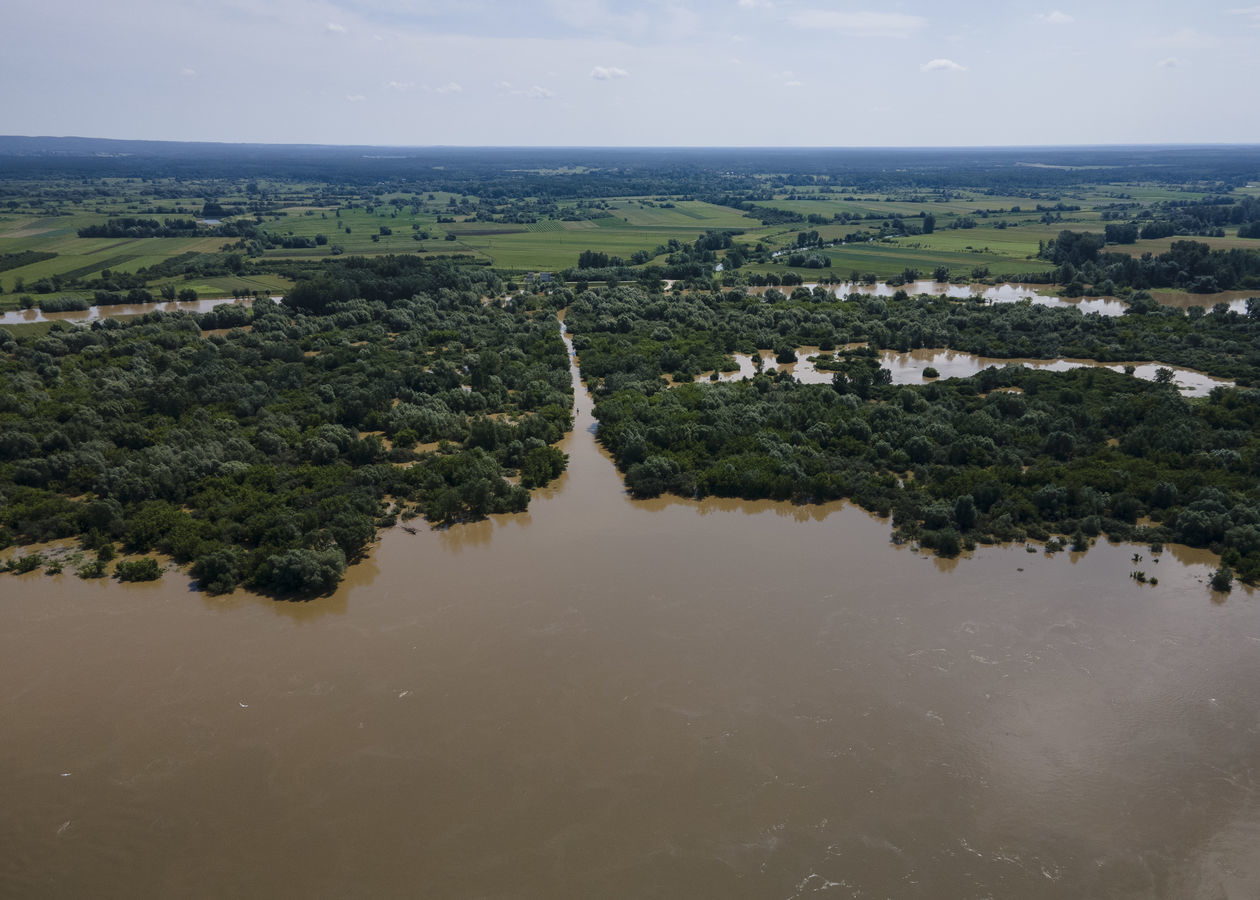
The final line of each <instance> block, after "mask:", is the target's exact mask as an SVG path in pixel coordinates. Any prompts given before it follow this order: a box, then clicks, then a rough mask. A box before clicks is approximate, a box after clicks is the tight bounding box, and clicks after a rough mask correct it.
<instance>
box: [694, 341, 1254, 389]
mask: <svg viewBox="0 0 1260 900" xmlns="http://www.w3.org/2000/svg"><path fill="white" fill-rule="evenodd" d="M864 346H866V345H865V344H863V343H855V344H845V345H844V346H843V347H841V348H840V349H841V351H843V350H845V349H852V348H855V347H864ZM758 354H759V355H760V356H761V365H762V371H765V372H772V371H778V370H782V371H785V372H791V373H792V376H793V377H794V378H795V379H796V380H797V381H801V382H803V383H805V384H830V383H831V379H832V376H833V375H834V373H833V372H831V371H830V370H828V369H819V368H817V367H816V366H815V365H814V363H813V362H812V361H811V359H810V358H811V357H813V356H817V355H818V354H819V349H818V348H817V347H800V348H798V349H797V351H796V355H797V361H796V362H794V363H784V364H780V363H777V362H775V354H774V351H773V350H759V351H758ZM732 355H733V356H734V358H735V363H736V365H737V366H738V368H737V369H733V370H732V371H730V372H719V373H718V380H719V381H738V380H739V379H741V378H751V377H752V376H753V375H755V374H756V373H757V368H756V363H755V360H754V359H753V357H752V356H751V355H748V354H744V353H735V354H732ZM831 355H834V353H832V354H831ZM879 361H880V365H882V366H883V367H884V368H885V369H888V370H889V372H890V373H891V375H892V383H893V384H923V383H924V381H926V380H931V379H925V378H924V375H923V373H924V371H925V370H927V369H928V368H929V367H930V368H934V369H936V371H937V373H938V376H939V377H940V378H966V377H968V376H971V375H977V374H979V373H980V372H983V371H984V370H985V369H987V368H989V367H990V366H996V367H998V368H1002V367H1003V366H1027V367H1029V368H1032V369H1044V370H1046V371H1049V372H1066V371H1067V370H1069V369H1079V368H1083V367H1094V368H1101V369H1111V370H1112V371H1114V372H1123V371H1124V370H1125V367H1126V366H1133V376H1134V377H1135V378H1141V379H1144V380H1146V381H1154V380H1155V377H1156V373H1157V372H1158V371H1159V369H1161V368H1167V369H1168V370H1170V371H1171V372H1172V373H1173V384H1174V385H1176V386H1177V389H1178V390H1179V391H1181V393H1182V396H1185V397H1206V396H1207V395H1208V394H1209V393H1210V392H1211V391H1212V388H1214V387H1234V386H1235V385H1236V382H1234V381H1231V380H1230V379H1228V378H1216V377H1214V376H1212V375H1208V374H1206V373H1204V372H1199V371H1197V370H1195V369H1187V368H1184V367H1182V366H1163V365H1162V364H1161V363H1157V362H1116V363H1111V362H1108V363H1103V362H1098V361H1097V360H1093V359H1070V358H1064V357H1060V358H1058V359H1023V358H1018V357H1010V358H1007V357H1001V358H999V357H993V356H976V355H975V354H974V353H964V352H961V351H957V350H928V349H923V350H908V351H905V352H901V351H897V350H881V351H880V354H879ZM711 374H712V373H710V372H704V373H702V374H700V375H699V376H697V379H696V380H698V381H706V380H709V376H710V375H711Z"/></svg>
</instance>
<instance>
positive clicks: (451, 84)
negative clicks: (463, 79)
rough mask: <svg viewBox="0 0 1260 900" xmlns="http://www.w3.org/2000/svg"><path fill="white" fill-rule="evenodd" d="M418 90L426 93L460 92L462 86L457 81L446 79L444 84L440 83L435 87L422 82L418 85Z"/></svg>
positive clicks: (461, 91) (462, 90)
mask: <svg viewBox="0 0 1260 900" xmlns="http://www.w3.org/2000/svg"><path fill="white" fill-rule="evenodd" d="M420 90H422V91H424V92H425V93H426V94H462V93H463V92H464V86H463V85H461V84H460V83H459V82H457V81H448V82H446V84H440V85H438V86H437V87H430V86H429V85H427V84H424V85H421V86H420Z"/></svg>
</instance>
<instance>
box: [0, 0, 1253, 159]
mask: <svg viewBox="0 0 1260 900" xmlns="http://www.w3.org/2000/svg"><path fill="white" fill-rule="evenodd" d="M1240 2H1241V3H1242V4H1243V5H1240ZM1056 4H1058V5H1056ZM1245 4H1246V0H1232V2H1230V0H1225V2H1217V0H1198V2H1193V3H1192V2H1180V0H1174V2H1150V0H1146V2H1130V0H1116V2H1110V0H1092V2H1090V3H1084V2H1076V0H1048V2H1045V3H1039V2H1023V0H935V2H928V0H905V2H895V0H854V2H823V0H694V2H689V0H634V2H628V0H518V2H492V0H126V2H116V0H115V2H109V0H105V2H102V0H4V10H3V14H0V21H2V22H3V25H4V30H5V33H6V40H5V42H4V43H5V47H4V50H3V52H2V53H0V133H6V134H18V135H56V136H60V135H77V136H84V137H106V138H126V139H152V140H181V141H183V140H187V141H193V140H195V141H226V142H242V141H243V142H262V143H317V144H371V145H387V146H435V145H445V146H759V147H769V146H802V147H818V146H824V147H836V146H840V147H843V146H1010V145H1028V144H1039V145H1045V144H1055V145H1060V144H1114V143H1260V103H1257V102H1256V89H1257V84H1258V83H1260V78H1257V75H1258V74H1260V5H1257V6H1248V5H1245Z"/></svg>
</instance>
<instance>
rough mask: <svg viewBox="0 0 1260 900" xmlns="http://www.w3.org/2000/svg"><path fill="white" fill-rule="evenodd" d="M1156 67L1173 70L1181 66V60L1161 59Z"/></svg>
mask: <svg viewBox="0 0 1260 900" xmlns="http://www.w3.org/2000/svg"><path fill="white" fill-rule="evenodd" d="M1158 65H1159V67H1160V68H1161V69H1175V68H1177V66H1179V65H1181V60H1179V59H1177V57H1175V56H1170V57H1168V59H1161V60H1160V61H1159V63H1158Z"/></svg>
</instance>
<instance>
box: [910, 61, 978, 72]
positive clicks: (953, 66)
mask: <svg viewBox="0 0 1260 900" xmlns="http://www.w3.org/2000/svg"><path fill="white" fill-rule="evenodd" d="M919 68H920V69H921V70H923V71H924V72H966V71H967V67H966V66H960V65H959V64H958V63H956V62H954V61H953V60H952V59H932V60H928V61H927V62H925V63H924V64H923V65H921V66H919Z"/></svg>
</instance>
